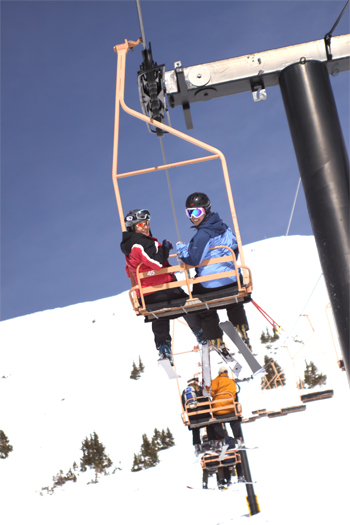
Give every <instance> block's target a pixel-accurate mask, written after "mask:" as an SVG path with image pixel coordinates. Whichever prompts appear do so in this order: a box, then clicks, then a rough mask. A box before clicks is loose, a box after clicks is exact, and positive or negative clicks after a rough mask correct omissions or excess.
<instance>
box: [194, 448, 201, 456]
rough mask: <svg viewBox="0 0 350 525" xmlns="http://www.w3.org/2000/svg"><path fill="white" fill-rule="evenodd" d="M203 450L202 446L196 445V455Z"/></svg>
mask: <svg viewBox="0 0 350 525" xmlns="http://www.w3.org/2000/svg"><path fill="white" fill-rule="evenodd" d="M201 452H202V446H201V445H194V455H195V456H197V457H198V456H199V454H200V453H201Z"/></svg>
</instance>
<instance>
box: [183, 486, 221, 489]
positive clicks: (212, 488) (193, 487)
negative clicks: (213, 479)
mask: <svg viewBox="0 0 350 525" xmlns="http://www.w3.org/2000/svg"><path fill="white" fill-rule="evenodd" d="M187 488H188V489H191V490H216V489H215V488H214V487H206V488H204V487H202V488H201V487H190V486H189V485H187Z"/></svg>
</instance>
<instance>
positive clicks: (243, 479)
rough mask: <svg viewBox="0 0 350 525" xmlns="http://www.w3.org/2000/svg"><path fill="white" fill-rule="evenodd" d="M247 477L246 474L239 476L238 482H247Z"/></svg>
mask: <svg viewBox="0 0 350 525" xmlns="http://www.w3.org/2000/svg"><path fill="white" fill-rule="evenodd" d="M246 482H247V481H246V479H245V477H244V476H237V483H246Z"/></svg>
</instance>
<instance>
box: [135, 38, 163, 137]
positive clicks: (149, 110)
mask: <svg viewBox="0 0 350 525" xmlns="http://www.w3.org/2000/svg"><path fill="white" fill-rule="evenodd" d="M142 58H143V62H142V64H141V66H140V71H139V72H138V87H139V96H140V102H141V108H142V111H143V114H144V115H146V116H148V117H150V118H151V119H153V120H156V121H158V122H163V121H164V117H165V108H166V103H165V91H164V85H163V84H164V80H163V79H164V72H165V66H164V64H162V65H160V66H158V64H157V62H154V60H153V56H152V47H151V42H149V44H148V49H147V48H146V49H144V50H143V51H142ZM148 129H149V131H150V132H151V133H156V134H157V136H158V137H161V136H163V133H164V132H163V131H162V130H161V129H160V128H156V127H154V128H152V127H151V126H150V125H148Z"/></svg>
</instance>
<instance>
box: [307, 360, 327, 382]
mask: <svg viewBox="0 0 350 525" xmlns="http://www.w3.org/2000/svg"><path fill="white" fill-rule="evenodd" d="M305 365H306V370H305V371H304V385H307V388H312V387H314V386H321V385H325V384H326V381H327V376H326V375H324V374H321V373H319V374H318V373H317V366H316V365H315V363H313V362H312V361H310V363H308V362H307V361H305Z"/></svg>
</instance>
